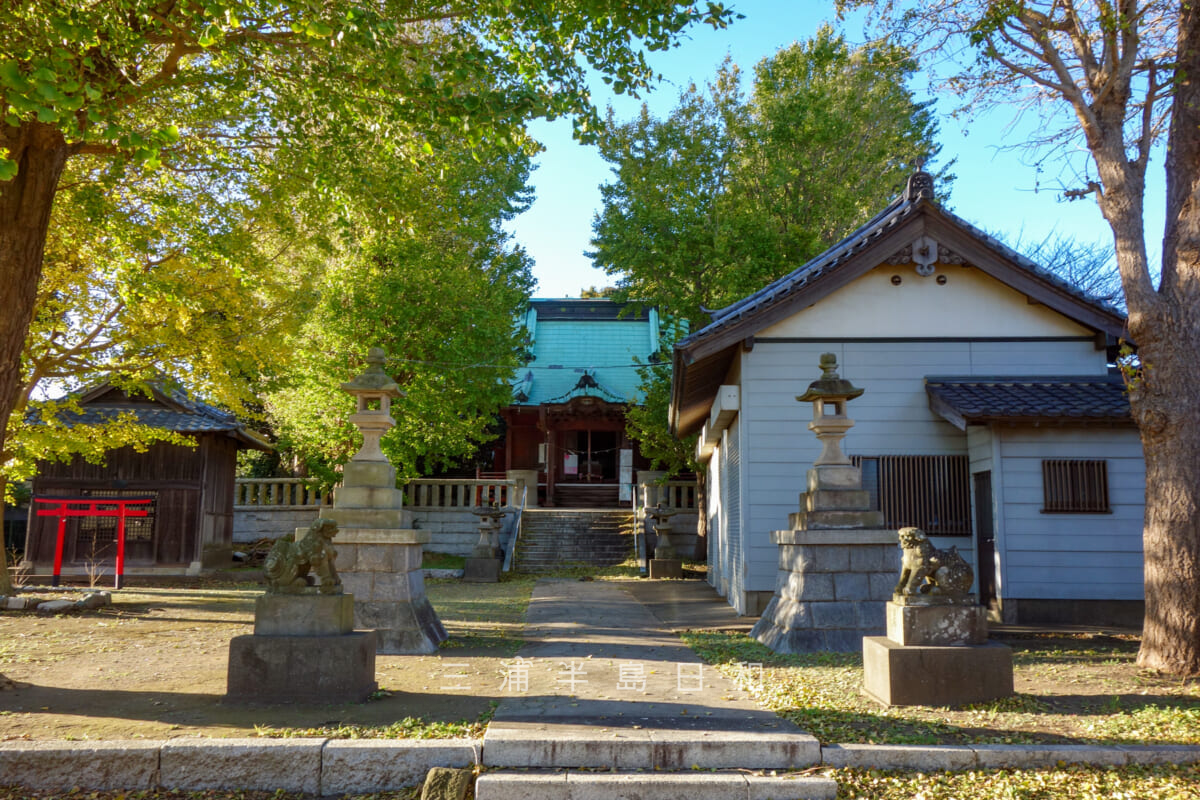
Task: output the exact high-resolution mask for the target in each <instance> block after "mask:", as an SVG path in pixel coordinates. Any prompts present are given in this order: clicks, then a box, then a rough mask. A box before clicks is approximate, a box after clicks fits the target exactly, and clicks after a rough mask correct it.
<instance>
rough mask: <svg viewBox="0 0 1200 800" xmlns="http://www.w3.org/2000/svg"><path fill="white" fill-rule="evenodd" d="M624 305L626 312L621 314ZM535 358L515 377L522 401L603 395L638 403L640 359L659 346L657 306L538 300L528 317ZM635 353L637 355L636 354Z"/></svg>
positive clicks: (528, 403)
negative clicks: (624, 314) (638, 366)
mask: <svg viewBox="0 0 1200 800" xmlns="http://www.w3.org/2000/svg"><path fill="white" fill-rule="evenodd" d="M625 309H630V310H629V311H626V314H627V316H624V317H622V316H619V315H620V313H621V312H622V311H624V310H625ZM526 328H527V329H528V331H529V333H530V337H531V339H532V344H531V346H530V351H531V352H532V353H533V360H532V361H530V362H529V363H528V364H526V365H525V366H523V367H521V368H520V369H518V370H517V373H516V375H515V376H514V378H513V396H514V398H513V402H514V404H516V405H522V406H537V405H541V404H542V403H565V402H567V401H568V400H570V399H571V398H573V397H581V396H590V397H598V398H600V399H602V400H607V401H609V402H613V403H625V402H628V403H639V402H641V400H642V398H641V395H640V394H639V393H638V391H637V386H638V374H637V368H636V367H637V364H638V362H639V361H640V362H641V363H643V364H644V363H646V362H648V361H649V359H650V355H651V354H652V353H654V352H655V351H657V350H658V349H659V346H660V344H659V329H658V328H659V326H658V312H657V311H655V310H654V309H643V310H641V311H640V312H638V313H634V311H633V307H631V306H628V305H626V304H624V303H614V302H613V301H611V300H600V299H587V300H576V299H568V300H533V301H531V302H530V309H529V312H528V315H527V318H526ZM635 359H636V360H635Z"/></svg>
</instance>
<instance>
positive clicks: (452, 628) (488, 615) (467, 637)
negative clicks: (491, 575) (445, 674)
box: [425, 574, 537, 658]
mask: <svg viewBox="0 0 1200 800" xmlns="http://www.w3.org/2000/svg"><path fill="white" fill-rule="evenodd" d="M536 582H537V580H536V578H534V577H532V576H529V575H514V574H504V575H501V579H500V582H499V583H463V582H462V581H460V580H456V579H455V580H431V581H428V582H427V583H426V586H425V594H426V596H427V597H428V598H429V602H430V603H431V604H432V605H433V607H434V608H436V609H437V612H438V616H439V617H440V618H441V620H442V624H443V625H444V626H445V628H446V632H447V633H448V634H450V638H449V639H447V640H446V641H445V642H442V645H441V649H442V650H458V649H464V648H472V649H484V650H489V651H494V654H495V655H498V656H501V657H504V658H507V657H509V656H513V655H516V652H517V651H518V650H520V649H521V645H522V644H524V643H525V641H524V639H523V638H522V636H521V631H522V630H523V629H524V627H525V611H526V609H528V608H529V598H530V596H531V595H532V594H533V585H534V584H535V583H536Z"/></svg>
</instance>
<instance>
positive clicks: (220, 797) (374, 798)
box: [0, 786, 421, 800]
mask: <svg viewBox="0 0 1200 800" xmlns="http://www.w3.org/2000/svg"><path fill="white" fill-rule="evenodd" d="M420 796H421V787H420V786H413V787H410V788H408V789H398V790H396V791H393V792H372V793H371V794H347V795H342V798H343V800H417V798H419V797H420ZM0 800H312V795H306V794H300V793H298V792H285V791H283V790H282V789H277V790H275V791H272V792H252V791H246V790H238V791H229V792H224V791H219V790H216V789H206V790H204V791H187V790H183V789H175V790H171V789H160V790H153V791H143V792H130V791H125V790H113V791H106V792H95V791H91V790H85V789H72V790H71V791H69V792H57V791H47V792H40V791H37V790H32V789H26V788H24V787H21V786H0Z"/></svg>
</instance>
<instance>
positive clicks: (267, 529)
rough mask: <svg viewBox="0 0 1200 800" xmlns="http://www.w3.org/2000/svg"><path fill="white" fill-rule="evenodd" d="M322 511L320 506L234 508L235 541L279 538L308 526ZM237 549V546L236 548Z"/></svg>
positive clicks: (245, 541)
mask: <svg viewBox="0 0 1200 800" xmlns="http://www.w3.org/2000/svg"><path fill="white" fill-rule="evenodd" d="M320 512H321V507H320V506H310V507H306V508H261V509H260V508H254V509H252V510H251V509H241V508H237V507H234V509H233V541H234V542H242V543H248V542H256V541H258V540H259V539H278V538H279V537H280V536H283V535H284V534H287V533H294V532H295V531H296V528H307V527H308V526H309V525H311V524H312V523H313V520H315V519H316V518H317V516H318V515H319V514H320ZM235 549H236V548H235Z"/></svg>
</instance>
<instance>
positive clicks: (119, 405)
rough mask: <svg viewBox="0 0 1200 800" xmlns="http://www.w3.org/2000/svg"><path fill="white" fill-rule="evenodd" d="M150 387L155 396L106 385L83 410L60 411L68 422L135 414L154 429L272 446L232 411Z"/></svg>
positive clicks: (178, 392)
mask: <svg viewBox="0 0 1200 800" xmlns="http://www.w3.org/2000/svg"><path fill="white" fill-rule="evenodd" d="M148 388H149V389H150V392H151V394H152V397H145V396H142V395H139V396H136V397H134V398H129V397H126V396H124V393H123V392H121V391H120V390H117V389H115V388H114V387H112V386H111V385H110V384H102V385H101V386H98V387H96V388H94V389H92V390H91V391H89V392H87V393H86V394H85V395H84V396H83V397H82V398H81V400H80V410H79V411H71V410H63V411H60V412H59V418H60V419H61V420H62V421H63V422H64V423H66V424H68V425H98V424H102V423H104V422H108V421H110V420H113V419H115V418H116V417H118V416H119V415H121V414H132V415H133V416H134V417H135V418H136V419H137V421H138V423H140V424H142V425H146V426H149V427H151V428H160V429H162V430H168V431H175V432H176V433H228V434H229V435H230V436H231V437H233V438H235V439H237V440H239V441H241V442H243V443H244V444H247V445H250V446H251V447H256V448H258V449H270V445H269V444H268V443H267V442H266V440H264V439H263V438H262V437H260V436H259V435H258V434H256V433H254V432H253V431H250V430H248V429H247V428H246V426H245V425H243V424H242V423H241V422H240V421H239V420H238V418H237V417H236V416H234V415H233V414H230V413H229V412H228V411H222V410H221V409H219V408H215V407H214V406H210V405H208V404H207V403H203V402H201V401H199V400H195V399H193V398H190V397H188V395H187V393H186V392H184V391H183V390H181V389H178V388H172V387H168V386H166V385H165V384H162V383H158V382H153V383H151V384H149V386H148Z"/></svg>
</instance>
